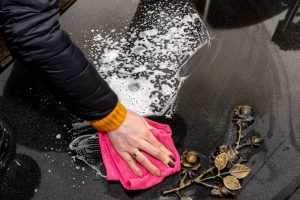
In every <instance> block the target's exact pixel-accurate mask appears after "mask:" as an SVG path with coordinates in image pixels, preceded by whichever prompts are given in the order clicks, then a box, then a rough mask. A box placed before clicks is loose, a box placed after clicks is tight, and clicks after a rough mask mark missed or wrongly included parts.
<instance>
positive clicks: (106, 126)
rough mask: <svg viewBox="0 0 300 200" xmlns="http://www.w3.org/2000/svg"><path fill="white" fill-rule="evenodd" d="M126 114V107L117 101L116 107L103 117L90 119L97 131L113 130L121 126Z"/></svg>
mask: <svg viewBox="0 0 300 200" xmlns="http://www.w3.org/2000/svg"><path fill="white" fill-rule="evenodd" d="M126 114H127V110H126V108H125V107H124V106H123V105H122V104H121V102H120V101H118V103H117V105H116V107H115V108H114V109H113V111H112V112H111V113H109V114H108V115H107V116H106V117H105V118H103V119H99V120H93V121H91V124H92V126H93V127H94V128H96V129H97V130H99V131H113V130H115V129H117V128H119V127H120V126H121V124H122V123H123V121H124V120H125V117H126Z"/></svg>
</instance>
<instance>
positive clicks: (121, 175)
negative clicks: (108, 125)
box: [98, 119, 180, 190]
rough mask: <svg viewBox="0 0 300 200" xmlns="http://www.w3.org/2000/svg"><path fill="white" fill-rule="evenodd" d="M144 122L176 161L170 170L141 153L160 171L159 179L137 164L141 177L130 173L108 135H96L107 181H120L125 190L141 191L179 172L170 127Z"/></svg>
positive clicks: (149, 121) (178, 161) (178, 160)
mask: <svg viewBox="0 0 300 200" xmlns="http://www.w3.org/2000/svg"><path fill="white" fill-rule="evenodd" d="M146 121H147V122H148V124H149V125H151V126H152V127H153V128H154V129H151V130H150V131H151V132H152V134H153V135H154V136H155V137H156V138H157V139H158V140H159V141H160V142H161V143H162V144H164V145H165V147H166V148H168V149H169V150H170V151H171V152H172V153H173V155H174V157H175V159H176V161H175V163H174V164H175V167H174V168H170V167H167V166H166V165H165V164H164V163H162V162H161V161H159V160H157V159H155V158H154V157H152V156H151V155H148V154H147V153H144V152H143V154H144V155H145V156H146V157H147V158H148V159H149V160H150V161H151V162H152V163H153V164H154V165H155V166H157V168H158V169H160V171H161V176H160V177H156V176H154V175H152V174H151V173H150V172H149V171H148V170H146V169H145V168H144V167H143V166H142V165H140V164H139V163H138V162H137V164H138V166H139V167H140V169H141V170H142V172H143V177H138V176H136V175H135V174H134V173H133V172H132V171H131V169H130V168H129V166H128V165H127V163H126V162H125V161H124V160H123V159H122V157H120V156H119V154H118V153H117V152H116V150H115V149H114V147H113V146H112V144H111V142H110V140H109V138H108V135H107V134H105V133H101V132H99V133H98V138H99V144H100V149H101V154H102V158H103V162H104V165H105V168H106V174H107V180H112V181H120V182H121V184H122V185H123V187H124V188H125V189H127V190H141V189H146V188H150V187H152V186H154V185H156V184H158V183H160V182H162V181H163V179H164V178H165V177H167V176H169V175H171V174H174V173H176V172H178V171H180V157H179V154H178V152H177V150H176V148H175V146H174V143H173V140H172V138H171V134H172V131H171V129H170V127H169V126H168V125H166V124H160V123H157V122H154V121H151V120H149V119H146Z"/></svg>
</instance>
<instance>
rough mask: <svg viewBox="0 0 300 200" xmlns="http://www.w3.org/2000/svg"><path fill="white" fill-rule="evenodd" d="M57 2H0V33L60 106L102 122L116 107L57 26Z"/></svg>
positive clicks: (111, 94) (114, 99)
mask: <svg viewBox="0 0 300 200" xmlns="http://www.w3.org/2000/svg"><path fill="white" fill-rule="evenodd" d="M58 3H59V2H58V0H34V1H30V0H1V1H0V30H1V32H2V33H3V34H4V37H5V39H6V44H7V46H8V48H9V49H10V51H11V53H12V54H13V56H14V57H16V58H18V59H19V60H21V61H23V62H24V63H25V64H26V66H28V67H32V68H33V69H35V70H38V71H39V74H40V75H41V76H42V77H43V79H45V81H46V82H47V85H49V86H50V88H51V89H52V91H54V93H55V94H56V96H58V98H59V99H60V100H61V101H62V102H63V104H64V105H65V106H66V107H67V108H68V109H69V110H70V111H71V112H73V113H74V114H76V115H77V116H79V117H81V118H83V119H86V120H97V119H102V118H105V117H106V116H107V115H108V114H109V113H111V112H112V111H113V110H114V108H115V107H116V105H117V104H118V98H117V96H116V94H115V93H114V92H113V91H112V90H111V89H110V88H109V86H108V84H107V83H106V82H105V81H104V80H103V79H102V78H101V77H100V76H99V74H98V73H97V71H96V70H95V69H94V67H93V66H92V65H91V63H89V62H88V60H87V59H86V58H85V56H84V55H83V53H82V52H81V50H80V49H79V48H78V47H76V45H75V44H74V43H73V42H72V41H71V40H70V38H69V36H68V34H67V33H66V32H64V31H63V30H62V29H61V27H60V24H59V21H58V18H59V11H58Z"/></svg>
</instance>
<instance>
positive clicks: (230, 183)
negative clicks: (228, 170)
mask: <svg viewBox="0 0 300 200" xmlns="http://www.w3.org/2000/svg"><path fill="white" fill-rule="evenodd" d="M223 183H224V185H225V187H226V188H228V189H229V190H238V189H241V188H242V187H241V184H240V182H239V180H238V179H237V178H235V177H234V176H226V177H225V178H224V179H223Z"/></svg>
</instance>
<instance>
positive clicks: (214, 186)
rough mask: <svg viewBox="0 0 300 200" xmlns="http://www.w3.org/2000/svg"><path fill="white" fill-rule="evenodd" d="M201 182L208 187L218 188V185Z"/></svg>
mask: <svg viewBox="0 0 300 200" xmlns="http://www.w3.org/2000/svg"><path fill="white" fill-rule="evenodd" d="M199 183H200V184H202V185H205V186H206V187H211V188H215V189H218V186H216V185H211V184H208V183H204V182H199Z"/></svg>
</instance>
